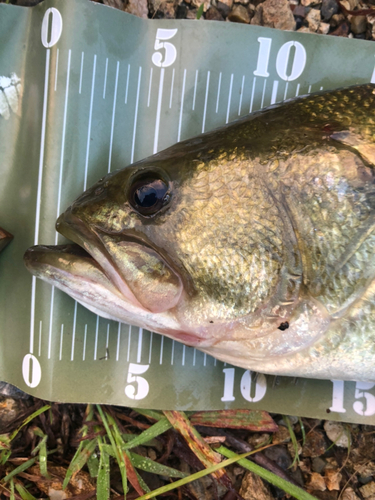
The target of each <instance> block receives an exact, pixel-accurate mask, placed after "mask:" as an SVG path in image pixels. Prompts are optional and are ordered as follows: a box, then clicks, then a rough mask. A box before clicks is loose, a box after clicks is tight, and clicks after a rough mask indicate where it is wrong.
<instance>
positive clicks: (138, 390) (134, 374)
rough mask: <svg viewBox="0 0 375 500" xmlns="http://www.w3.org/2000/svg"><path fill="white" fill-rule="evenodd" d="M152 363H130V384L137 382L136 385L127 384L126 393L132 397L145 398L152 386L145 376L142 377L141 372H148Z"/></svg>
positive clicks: (128, 380)
mask: <svg viewBox="0 0 375 500" xmlns="http://www.w3.org/2000/svg"><path fill="white" fill-rule="evenodd" d="M149 367H150V365H136V364H135V363H130V364H129V370H128V378H127V379H126V381H127V383H128V384H131V383H135V384H137V386H136V387H134V385H127V386H126V387H125V394H126V395H127V396H128V398H130V399H143V398H145V397H146V396H147V394H148V391H149V388H150V386H149V385H148V382H147V380H146V379H145V378H143V377H140V376H139V375H140V374H141V373H145V372H147V370H148V369H149Z"/></svg>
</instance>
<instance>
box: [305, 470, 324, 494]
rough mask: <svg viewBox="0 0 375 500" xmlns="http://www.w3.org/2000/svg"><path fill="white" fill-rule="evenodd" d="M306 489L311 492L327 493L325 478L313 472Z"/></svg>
mask: <svg viewBox="0 0 375 500" xmlns="http://www.w3.org/2000/svg"><path fill="white" fill-rule="evenodd" d="M306 487H307V488H308V489H309V490H316V491H325V490H326V489H327V486H326V483H325V481H324V477H323V476H321V475H320V474H318V473H317V472H312V473H311V476H310V479H309V481H308V483H307V484H306Z"/></svg>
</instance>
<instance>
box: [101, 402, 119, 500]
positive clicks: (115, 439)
mask: <svg viewBox="0 0 375 500" xmlns="http://www.w3.org/2000/svg"><path fill="white" fill-rule="evenodd" d="M96 407H97V409H98V411H99V414H100V417H101V419H102V422H103V425H104V427H105V430H106V432H107V436H108V438H109V440H110V442H111V446H112V449H113V452H114V454H115V457H116V460H117V463H118V466H119V468H120V472H121V480H122V487H123V490H124V494H126V491H127V478H126V463H125V459H124V457H123V451H122V447H123V446H125V443H124V441H123V440H122V438H121V433H120V430H119V429H118V427H117V424H116V422H115V420H114V419H113V418H112V416H111V415H108V420H109V421H110V422H111V425H112V429H113V433H112V431H111V429H110V427H109V423H108V421H107V418H106V416H105V415H104V412H103V410H102V408H101V407H100V406H99V405H96ZM98 478H99V476H98Z"/></svg>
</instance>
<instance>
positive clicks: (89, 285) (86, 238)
mask: <svg viewBox="0 0 375 500" xmlns="http://www.w3.org/2000/svg"><path fill="white" fill-rule="evenodd" d="M56 229H57V231H58V232H59V233H60V234H62V235H63V236H65V237H67V238H68V239H70V240H71V241H73V242H74V243H73V244H70V245H58V246H36V247H31V248H30V249H28V250H27V252H26V253H25V257H24V260H25V264H26V267H27V268H28V269H29V271H31V273H32V274H34V275H36V276H37V277H39V278H42V279H44V280H45V281H48V282H50V283H52V284H53V285H55V286H57V287H58V288H61V289H63V290H64V291H67V293H69V294H70V295H72V296H73V297H74V298H75V299H76V300H78V301H79V302H81V303H83V304H84V305H86V306H87V307H88V308H89V309H91V310H93V309H95V310H96V309H99V308H100V307H101V306H102V304H101V302H100V301H102V300H103V294H104V295H108V294H110V295H111V297H112V302H114V303H115V304H119V303H120V302H121V304H122V307H123V308H124V309H126V308H130V310H131V312H132V314H134V313H135V311H138V314H139V313H143V314H142V315H144V314H145V313H146V314H147V313H153V314H155V313H161V312H165V311H167V310H169V309H171V308H173V307H174V306H175V305H176V304H177V303H178V302H179V300H180V298H181V294H182V291H183V285H182V280H181V277H180V276H179V274H178V273H177V272H176V271H175V270H174V269H173V268H172V266H171V265H170V264H169V263H168V262H167V261H166V259H165V258H164V257H163V256H162V255H161V254H160V252H158V251H157V250H155V249H154V248H152V247H151V246H150V245H147V243H145V242H144V241H143V240H142V239H140V238H136V237H133V236H128V235H126V234H125V235H123V234H121V235H110V234H106V233H104V232H102V231H99V230H97V229H96V228H91V227H88V226H87V225H86V224H85V222H84V221H82V220H81V219H80V218H78V217H77V216H75V215H74V214H73V213H72V210H71V208H69V209H68V210H67V211H66V212H65V213H64V214H62V215H61V216H60V217H59V219H58V220H57V223H56ZM104 290H105V292H104ZM93 301H94V303H93ZM109 308H110V309H111V307H110V306H109ZM101 315H102V316H103V314H101Z"/></svg>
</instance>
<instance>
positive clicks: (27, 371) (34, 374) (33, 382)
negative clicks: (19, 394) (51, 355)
mask: <svg viewBox="0 0 375 500" xmlns="http://www.w3.org/2000/svg"><path fill="white" fill-rule="evenodd" d="M22 376H23V379H24V381H25V383H26V385H27V386H28V387H31V388H32V389H33V388H34V387H36V386H37V385H39V382H40V381H41V378H42V368H41V366H40V363H39V361H38V360H37V358H36V357H35V356H34V355H33V354H26V356H25V357H24V358H23V361H22Z"/></svg>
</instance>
